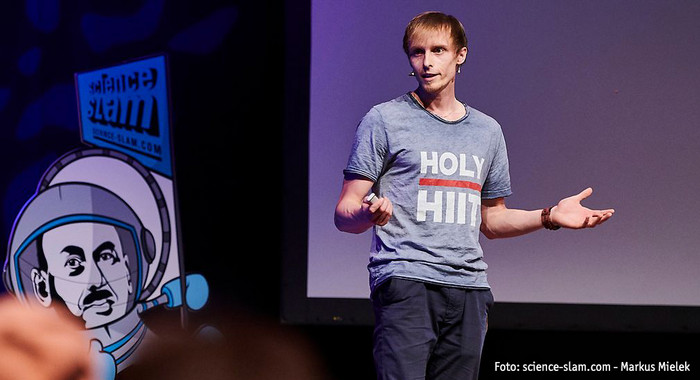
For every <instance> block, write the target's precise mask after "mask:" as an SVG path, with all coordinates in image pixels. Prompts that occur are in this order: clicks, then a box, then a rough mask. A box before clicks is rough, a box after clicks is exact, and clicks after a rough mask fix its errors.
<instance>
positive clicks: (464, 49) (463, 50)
mask: <svg viewBox="0 0 700 380" xmlns="http://www.w3.org/2000/svg"><path fill="white" fill-rule="evenodd" d="M467 52H468V50H467V47H466V46H462V48H461V49H459V51H458V52H457V55H458V56H459V59H458V60H457V64H459V65H461V64H463V63H464V62H465V61H466V60H467Z"/></svg>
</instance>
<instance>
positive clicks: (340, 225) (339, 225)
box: [333, 214, 366, 234]
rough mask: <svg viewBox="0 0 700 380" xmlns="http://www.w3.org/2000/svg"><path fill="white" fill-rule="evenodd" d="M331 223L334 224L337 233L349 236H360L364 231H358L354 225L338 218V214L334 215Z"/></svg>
mask: <svg viewBox="0 0 700 380" xmlns="http://www.w3.org/2000/svg"><path fill="white" fill-rule="evenodd" d="M333 223H334V224H335V228H336V229H338V231H340V232H347V233H350V234H361V233H363V232H365V231H366V229H360V228H357V227H356V226H355V225H354V224H352V223H348V222H347V220H345V219H344V218H342V217H340V216H338V214H336V215H335V217H334V218H333Z"/></svg>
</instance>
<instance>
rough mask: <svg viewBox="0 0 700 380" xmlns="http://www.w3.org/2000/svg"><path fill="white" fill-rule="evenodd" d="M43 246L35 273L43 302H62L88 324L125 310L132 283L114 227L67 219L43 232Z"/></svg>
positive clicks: (91, 325) (106, 320)
mask: <svg viewBox="0 0 700 380" xmlns="http://www.w3.org/2000/svg"><path fill="white" fill-rule="evenodd" d="M39 245H40V254H39V268H34V269H32V273H31V277H32V282H33V285H34V293H35V294H36V296H37V299H38V300H39V302H40V303H41V304H43V305H44V306H47V307H48V306H50V305H51V303H52V302H54V301H57V302H61V301H62V302H63V303H64V304H65V306H66V308H67V309H68V310H69V311H70V312H71V313H72V314H73V315H75V316H76V317H81V318H82V319H83V320H84V321H85V328H87V329H90V328H94V327H99V326H104V325H106V324H109V323H111V322H113V321H115V320H117V319H119V318H121V317H122V316H124V315H125V314H126V312H127V311H128V310H127V309H128V307H129V304H130V302H129V296H130V295H131V294H132V293H133V291H134V287H133V285H132V282H131V275H130V273H129V261H128V258H127V255H126V254H125V253H124V251H123V247H122V244H121V240H120V236H119V233H118V231H117V228H116V227H115V226H112V225H109V224H102V223H91V222H80V223H72V224H66V225H62V226H59V227H56V228H54V229H52V230H49V231H47V232H45V233H44V234H43V236H42V237H41V239H40V242H39Z"/></svg>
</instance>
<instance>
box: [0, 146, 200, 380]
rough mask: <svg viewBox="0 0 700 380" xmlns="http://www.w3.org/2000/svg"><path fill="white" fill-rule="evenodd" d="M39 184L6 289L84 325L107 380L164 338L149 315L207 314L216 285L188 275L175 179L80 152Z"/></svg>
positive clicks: (111, 155)
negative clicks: (177, 310) (181, 310)
mask: <svg viewBox="0 0 700 380" xmlns="http://www.w3.org/2000/svg"><path fill="white" fill-rule="evenodd" d="M39 183H40V185H39V187H38V188H37V192H36V193H35V194H34V196H32V197H31V199H30V200H29V201H28V202H27V203H26V205H25V206H24V208H23V209H22V210H21V212H20V213H19V215H18V216H17V218H16V221H15V225H14V227H13V229H12V233H11V237H10V242H9V245H8V252H7V258H6V261H5V268H4V272H3V280H4V282H5V286H6V288H7V289H8V290H9V291H11V292H12V293H13V294H14V295H15V296H16V297H17V298H18V299H19V300H20V301H22V302H26V303H29V302H35V303H38V304H40V305H42V306H44V307H47V308H53V309H57V308H62V309H64V310H67V311H68V312H70V314H72V315H73V316H75V317H76V318H80V319H81V320H82V322H84V325H85V331H86V334H89V336H90V338H91V339H92V341H93V347H92V351H93V354H94V355H95V360H96V361H98V362H99V363H100V365H101V367H102V368H103V369H104V371H103V373H104V377H103V378H104V379H113V378H114V377H115V376H116V373H117V372H119V371H120V370H121V369H123V368H125V367H127V366H128V365H129V364H130V363H131V362H132V361H133V359H134V358H135V357H136V354H137V352H138V349H139V347H140V346H141V344H142V343H143V342H144V341H146V340H148V339H157V338H156V337H154V334H153V333H152V332H151V331H150V330H149V329H148V327H147V326H146V325H145V323H144V322H143V321H142V320H141V318H140V313H142V312H143V311H145V310H146V309H148V308H151V307H154V306H158V305H165V306H166V307H169V308H173V307H187V308H189V309H193V310H196V309H199V308H201V307H202V306H203V305H204V304H205V303H206V300H207V297H208V287H207V283H206V281H205V280H204V278H203V277H202V276H201V275H197V274H192V275H188V276H184V275H182V273H181V268H180V267H179V262H178V257H177V256H178V255H177V249H176V248H177V247H176V245H177V242H176V239H174V236H173V235H174V233H173V232H172V227H171V226H172V225H173V223H172V220H173V219H172V216H173V212H172V210H171V207H169V206H170V204H171V203H172V195H168V194H167V193H166V192H164V191H163V188H162V187H161V185H160V184H165V185H168V182H167V179H163V178H158V176H157V175H156V174H154V173H152V172H150V171H149V170H147V169H146V168H145V167H142V166H141V165H139V164H138V162H135V161H134V160H133V159H131V158H130V157H129V156H128V155H126V154H124V153H121V152H117V151H111V150H108V149H101V148H99V149H98V148H94V149H80V150H77V151H75V152H70V153H69V154H66V155H65V156H64V157H62V158H60V159H59V160H58V161H57V162H56V163H54V165H52V167H51V168H49V170H47V171H46V173H45V174H44V177H43V178H42V179H41V180H40V182H39ZM159 183H160V184H159ZM171 253H172V254H171ZM183 303H184V304H185V305H183Z"/></svg>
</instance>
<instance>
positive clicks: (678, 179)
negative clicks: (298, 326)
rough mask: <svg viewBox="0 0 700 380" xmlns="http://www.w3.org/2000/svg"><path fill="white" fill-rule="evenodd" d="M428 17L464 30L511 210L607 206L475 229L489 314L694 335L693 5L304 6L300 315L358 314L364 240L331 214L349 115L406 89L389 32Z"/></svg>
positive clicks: (696, 158) (363, 289)
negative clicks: (434, 13)
mask: <svg viewBox="0 0 700 380" xmlns="http://www.w3.org/2000/svg"><path fill="white" fill-rule="evenodd" d="M425 10H440V11H443V12H445V13H448V14H452V15H454V16H456V17H457V18H458V19H460V20H461V21H462V23H463V24H464V27H465V29H466V32H467V37H468V40H469V43H468V45H469V53H468V56H467V60H466V63H465V65H464V66H463V67H462V72H461V74H459V75H458V77H457V97H458V99H459V100H461V101H462V102H464V103H466V104H467V105H468V106H469V107H473V108H475V109H478V110H480V111H482V112H484V113H486V114H488V115H490V116H492V117H493V118H495V119H496V120H497V121H498V122H499V123H500V125H501V127H502V129H503V133H504V135H505V139H506V143H507V147H508V155H509V159H510V175H511V181H512V187H513V195H512V196H510V197H508V198H507V205H508V207H512V208H522V209H541V208H543V207H547V206H551V205H554V204H555V203H556V202H557V201H558V200H559V199H561V198H563V197H567V196H570V195H574V194H576V193H578V192H580V191H581V190H583V189H584V188H586V187H589V186H590V187H592V188H593V189H594V193H593V195H592V196H591V197H590V198H589V199H587V200H586V201H584V205H586V206H588V207H591V208H608V207H612V208H614V209H615V210H616V213H615V216H614V217H613V218H612V219H610V220H609V221H608V222H607V223H606V224H604V225H602V226H601V227H600V228H595V229H589V230H576V231H573V230H564V229H562V230H558V231H547V230H542V231H538V232H535V233H532V234H530V235H526V236H522V237H517V238H511V239H502V240H487V239H485V238H483V236H482V239H481V243H482V246H483V249H484V255H485V261H486V263H487V264H488V265H489V269H488V279H489V282H490V284H491V286H492V290H493V293H494V296H495V299H496V302H497V305H502V306H501V307H502V308H503V310H509V311H510V310H514V311H516V312H517V310H526V311H525V312H524V313H526V314H527V313H529V314H532V315H533V316H534V315H536V314H537V310H539V309H538V307H548V308H550V310H556V309H557V307H561V310H568V312H569V313H570V314H574V315H579V314H580V312H579V311H580V310H596V311H599V312H605V311H606V310H608V311H610V312H612V313H617V312H618V311H620V310H623V311H624V310H632V315H634V316H636V318H637V322H636V324H635V323H631V324H630V323H629V322H622V321H620V322H619V325H620V326H623V327H624V326H627V327H629V326H633V327H634V328H640V329H645V328H647V327H645V326H644V325H645V323H646V322H644V321H647V320H649V321H651V320H653V319H654V318H655V317H654V316H658V315H668V313H663V311H668V310H671V311H677V312H678V313H676V315H681V317H679V318H680V319H674V320H669V321H668V323H669V324H674V325H675V327H672V326H667V327H666V328H667V329H674V328H678V329H685V330H687V329H689V328H690V329H697V322H693V320H697V316H698V307H700V276H698V275H697V274H698V270H699V269H700V254H699V252H698V247H700V234H699V233H698V232H699V231H700V221H699V219H698V215H699V214H700V200H699V198H698V197H697V196H696V195H697V194H698V193H699V192H700V175H698V174H699V172H700V171H699V170H698V168H697V166H698V163H700V128H698V127H700V125H698V124H699V122H698V120H700V107H698V104H700V66H699V65H698V64H697V62H700V45H698V44H697V41H698V40H700V24H699V23H698V22H697V20H698V19H700V4H698V3H697V2H693V1H673V2H668V1H624V0H615V1H603V0H595V1H585V2H581V1H573V0H570V1H568V0H567V1H560V0H539V1H463V0H461V1H440V2H437V1H427V2H426V1H398V0H397V1H381V2H377V1H369V0H362V1H352V2H326V1H311V3H310V57H309V92H308V93H309V97H308V107H309V113H308V178H307V179H308V182H307V184H306V185H307V187H308V194H307V195H308V202H307V203H306V205H305V206H306V209H305V210H303V211H304V212H307V213H308V214H307V217H308V228H307V230H306V232H307V236H306V242H305V245H306V252H304V255H305V257H304V260H303V262H304V264H305V266H304V267H303V268H298V270H300V271H301V272H302V273H305V276H302V277H304V278H299V277H297V279H298V280H299V281H302V280H303V281H304V283H303V284H300V285H299V286H301V287H302V288H303V289H304V290H305V294H303V297H302V298H304V299H303V302H309V304H310V305H313V304H314V302H316V303H317V304H316V305H317V306H306V307H305V309H304V311H303V312H298V313H297V314H295V315H297V318H300V319H304V320H306V321H309V320H311V321H322V322H323V321H341V322H342V321H345V322H348V321H351V322H350V323H368V322H370V321H371V316H369V311H370V308H369V306H368V305H369V301H368V295H369V286H368V272H367V268H366V266H367V263H368V258H369V245H370V240H371V237H370V232H366V233H363V234H360V235H352V234H347V233H342V232H339V231H338V230H336V229H335V226H334V224H333V211H334V207H335V204H336V202H337V200H338V196H339V192H340V187H341V183H342V180H343V175H342V170H343V168H344V167H345V164H346V163H347V159H348V154H349V152H350V148H351V144H352V140H353V136H354V132H355V128H356V126H357V124H358V122H359V121H360V119H361V118H362V117H363V116H364V114H365V113H366V112H367V111H368V110H369V109H370V108H371V107H372V106H373V105H375V104H377V103H380V102H383V101H386V100H390V99H392V98H395V97H397V96H399V95H401V94H403V93H406V92H408V91H411V90H413V89H415V88H416V86H417V85H416V81H415V79H414V78H412V77H410V76H409V75H408V74H409V72H410V71H411V69H410V67H409V64H408V60H407V57H406V56H405V54H404V52H403V50H402V47H401V40H402V37H403V31H404V28H405V26H406V24H407V23H408V21H409V20H410V19H411V18H412V17H413V16H415V15H416V14H418V13H420V12H422V11H425ZM305 188H306V187H305ZM291 269H292V270H293V269H295V268H291ZM286 285H287V286H289V285H292V286H294V285H293V284H291V283H287V284H286ZM508 305H510V306H513V305H515V306H520V307H521V308H520V309H517V308H516V309H507V308H508V307H509V306H508ZM649 313H651V314H649ZM292 314H294V313H292ZM321 314H322V315H323V316H319V315H321ZM584 314H585V313H584ZM671 314H673V313H671ZM509 315H510V314H509ZM614 315H617V314H614ZM691 316H692V318H691ZM509 318H511V317H510V316H509V317H507V318H505V319H504V320H503V321H504V322H503V323H504V324H509V323H510V322H508V321H511V319H509ZM513 318H515V317H513ZM292 319H294V318H293V317H292ZM513 320H514V319H513ZM632 320H635V319H634V317H633V319H632ZM496 323H497V324H498V323H499V322H498V321H497V322H496ZM518 323H520V324H521V325H523V326H533V327H537V326H538V325H537V323H536V322H533V324H529V325H528V324H527V323H526V322H518ZM523 323H524V324H523ZM542 323H547V322H546V321H545V322H542ZM596 323H597V322H595V321H593V322H591V320H590V319H588V320H585V319H584V320H579V321H577V322H572V321H570V322H569V324H570V325H571V324H573V325H577V326H580V325H591V324H593V325H595V324H596ZM613 324H614V323H613ZM593 327H595V326H593Z"/></svg>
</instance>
